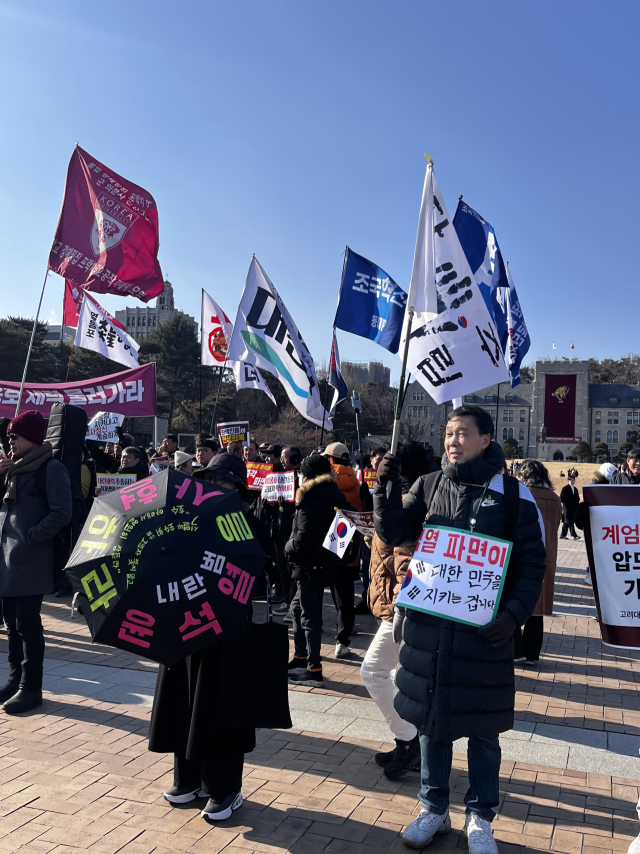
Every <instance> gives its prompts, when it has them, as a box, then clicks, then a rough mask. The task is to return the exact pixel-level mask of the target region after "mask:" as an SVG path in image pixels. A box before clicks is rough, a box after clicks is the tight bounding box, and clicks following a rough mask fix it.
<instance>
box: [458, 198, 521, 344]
mask: <svg viewBox="0 0 640 854" xmlns="http://www.w3.org/2000/svg"><path fill="white" fill-rule="evenodd" d="M453 227H454V228H455V230H456V234H457V235H458V240H459V241H460V245H461V246H462V249H463V251H464V254H465V255H466V256H467V261H468V262H469V266H470V267H471V272H472V273H473V275H474V278H475V280H476V282H477V284H478V287H479V288H480V292H481V293H482V296H483V297H484V301H485V303H486V305H487V308H488V309H489V311H490V312H491V315H492V317H493V319H494V321H495V324H496V330H497V332H498V336H499V338H500V345H501V347H502V352H503V353H505V354H506V351H507V345H508V338H509V328H508V323H507V306H506V302H505V293H506V292H505V291H504V290H502V289H503V288H508V287H509V284H508V282H507V269H506V267H505V264H504V261H503V260H502V254H501V252H500V247H499V246H498V240H497V238H496V233H495V230H494V228H493V226H492V225H490V223H488V222H487V221H486V219H483V218H482V217H481V216H480V214H479V213H477V212H476V211H474V209H473V208H470V207H469V205H467V204H465V202H463V201H460V202H459V203H458V209H457V210H456V215H455V216H454V218H453Z"/></svg>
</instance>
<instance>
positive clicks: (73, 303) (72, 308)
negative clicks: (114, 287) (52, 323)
mask: <svg viewBox="0 0 640 854" xmlns="http://www.w3.org/2000/svg"><path fill="white" fill-rule="evenodd" d="M85 294H86V295H87V298H88V299H90V300H91V302H92V303H93V304H94V305H97V306H98V308H99V309H100V311H101V312H102V313H103V314H104V315H105V316H106V317H108V318H109V320H110V321H111V323H112V324H113V325H114V326H117V327H118V329H122V330H123V332H126V331H127V330H126V329H125V328H124V326H123V325H122V324H121V323H120V321H119V320H116V319H115V317H113V315H111V314H109V312H108V311H107V309H106V308H103V307H102V306H101V305H99V304H98V302H97V300H95V299H94V298H93V297H92V296H91V294H87V291H86V289H85V288H79V287H76V285H74V284H72V283H71V282H70V281H69V279H67V280H66V281H65V283H64V304H63V314H62V322H63V324H64V325H65V326H73V328H74V329H77V328H78V318H79V317H80V309H81V308H82V298H83V297H84V295H85Z"/></svg>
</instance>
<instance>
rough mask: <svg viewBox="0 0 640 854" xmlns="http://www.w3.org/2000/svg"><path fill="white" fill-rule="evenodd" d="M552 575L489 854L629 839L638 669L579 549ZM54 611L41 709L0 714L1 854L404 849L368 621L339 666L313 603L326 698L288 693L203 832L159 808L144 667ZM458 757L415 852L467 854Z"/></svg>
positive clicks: (54, 606)
mask: <svg viewBox="0 0 640 854" xmlns="http://www.w3.org/2000/svg"><path fill="white" fill-rule="evenodd" d="M580 467H581V466H580V465H578V469H580ZM559 564H560V566H559V569H558V574H557V576H556V604H555V613H554V616H553V617H552V618H549V619H548V620H547V621H546V630H547V634H546V635H545V646H544V650H543V659H542V663H541V665H540V667H539V668H535V669H532V668H518V669H517V671H516V673H517V687H518V694H517V712H516V719H517V720H516V725H515V728H514V730H513V731H511V732H510V733H506V734H505V736H504V738H502V739H501V741H502V749H503V763H502V769H501V791H502V795H501V804H500V808H499V814H498V817H497V819H496V821H495V823H494V830H495V834H496V837H497V839H498V844H499V848H500V851H501V852H503V854H506V852H543V851H544V852H565V854H574V852H575V854H607V852H611V851H620V852H625V851H626V850H627V847H628V845H629V842H630V840H631V839H632V838H633V837H634V836H635V835H636V833H637V832H638V819H637V817H636V812H635V804H636V802H637V800H638V786H639V785H640V758H639V757H638V748H639V747H640V702H639V698H638V691H637V682H638V681H639V679H640V655H639V654H638V653H637V652H629V651H626V650H616V649H612V648H608V647H605V646H603V644H602V643H601V641H600V634H599V630H598V625H597V623H596V622H595V620H594V619H593V614H594V608H593V599H592V596H591V589H590V587H589V586H588V585H587V584H586V583H585V580H584V567H585V566H586V561H585V557H584V549H583V543H582V541H579V542H575V543H574V542H567V544H566V545H563V547H562V549H561V551H560V552H559ZM67 602H68V600H66V601H63V602H61V601H60V600H54V599H49V600H48V601H47V602H46V604H45V606H44V612H45V615H46V616H45V623H46V635H47V663H46V676H45V690H46V693H45V702H44V705H43V706H42V707H41V708H40V709H38V710H36V711H34V712H32V713H30V714H28V715H25V716H21V717H9V716H7V715H4V714H1V713H0V854H2V852H12V851H21V852H39V854H49V852H55V854H80V852H103V854H116V852H121V854H152V852H154V854H169V852H191V853H192V854H218V852H221V851H224V852H225V854H250V852H252V851H255V852H261V854H262V852H264V854H283V853H284V852H293V854H321V852H324V854H382V852H394V854H395V853H396V852H401V851H407V850H408V849H406V848H405V847H404V845H403V843H402V840H401V832H402V830H403V828H404V827H405V826H406V825H407V824H408V823H409V822H411V821H412V819H413V818H414V817H415V815H416V814H417V812H418V811H419V808H418V804H417V801H416V792H417V790H418V788H419V777H418V775H417V774H411V775H408V776H407V777H406V778H405V779H404V780H403V781H402V782H397V783H392V782H390V781H388V780H386V778H385V777H384V776H383V775H382V773H381V769H380V768H379V767H378V766H377V765H376V764H375V762H374V761H373V755H374V753H375V752H376V751H377V750H380V749H390V745H389V744H388V741H389V739H390V737H391V736H390V733H389V731H388V729H387V725H386V723H385V722H384V720H383V719H382V718H381V716H380V714H379V713H378V710H377V708H376V707H375V705H374V704H373V703H372V702H371V700H369V699H367V694H366V691H365V690H364V688H363V686H362V684H361V682H360V677H359V664H360V661H361V659H362V656H363V653H364V651H365V650H366V647H367V646H368V644H369V642H370V639H371V636H372V632H373V631H375V622H374V621H373V619H372V618H371V617H362V618H359V619H358V628H359V632H358V634H356V635H355V636H354V639H353V653H354V655H353V658H352V659H350V660H347V661H336V660H335V659H334V658H332V655H331V654H332V652H333V644H332V640H333V634H332V627H333V625H334V624H335V614H334V612H333V609H332V606H331V605H330V604H327V609H326V612H327V613H326V617H327V618H326V621H325V637H324V640H325V641H326V643H325V645H324V647H323V652H324V654H325V665H324V666H325V678H326V680H327V681H326V686H325V688H324V689H323V690H312V691H304V690H302V689H295V690H292V691H291V692H290V698H291V708H292V717H293V720H294V726H295V729H293V730H288V731H268V730H262V731H260V732H259V733H258V741H259V745H258V748H257V749H256V750H255V751H254V752H253V753H252V754H250V755H248V756H247V763H246V768H245V773H246V776H245V779H244V784H243V793H244V796H245V798H246V801H245V804H244V806H243V807H242V808H241V809H240V810H238V811H237V812H236V813H234V816H233V818H232V819H231V820H229V821H227V822H224V823H222V824H221V825H220V826H219V827H212V826H210V825H208V824H206V823H205V821H204V820H203V819H202V818H201V817H200V815H199V810H198V805H199V804H200V802H196V805H195V806H194V805H193V804H187V805H186V806H183V807H178V808H174V807H171V806H169V804H168V803H167V802H166V801H165V800H164V799H163V798H162V792H163V791H165V789H166V788H168V787H169V786H170V785H171V782H172V762H171V757H168V756H163V755H158V754H153V753H149V752H148V751H147V743H146V734H147V727H148V721H149V714H150V703H151V697H152V694H153V684H154V679H155V665H153V664H152V663H150V662H147V661H145V660H144V659H137V658H135V657H134V656H132V655H129V654H127V653H121V652H119V651H117V650H112V649H108V648H106V647H101V646H92V645H91V643H90V639H89V636H88V632H87V629H86V626H85V625H84V621H83V620H82V619H81V618H78V617H77V616H76V618H75V619H74V620H70V619H69V607H68V604H67ZM0 638H1V636H0ZM0 645H2V646H3V647H4V648H6V643H5V642H4V640H0ZM5 673H6V668H3V673H2V674H0V676H4V675H5ZM463 750H464V745H463V743H462V742H460V743H457V744H456V753H455V755H454V771H453V774H452V781H451V783H452V821H453V831H452V832H451V833H450V834H447V835H445V836H440V837H437V838H436V840H434V842H433V844H432V845H431V846H430V847H429V852H437V851H443V850H445V849H447V850H448V849H452V848H460V849H462V850H466V844H465V842H464V840H463V838H462V836H461V834H460V830H461V828H462V826H463V823H464V807H463V805H462V799H463V797H464V792H465V790H466V786H467V777H466V758H465V756H464V753H463Z"/></svg>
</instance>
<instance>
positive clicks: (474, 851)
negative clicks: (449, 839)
mask: <svg viewBox="0 0 640 854" xmlns="http://www.w3.org/2000/svg"><path fill="white" fill-rule="evenodd" d="M464 835H465V836H466V837H467V840H468V842H469V852H470V854H498V846H497V845H496V841H495V839H494V838H493V831H492V830H491V822H490V821H485V820H484V819H483V818H480V816H479V815H476V814H475V813H471V815H468V816H467V817H466V819H465V822H464Z"/></svg>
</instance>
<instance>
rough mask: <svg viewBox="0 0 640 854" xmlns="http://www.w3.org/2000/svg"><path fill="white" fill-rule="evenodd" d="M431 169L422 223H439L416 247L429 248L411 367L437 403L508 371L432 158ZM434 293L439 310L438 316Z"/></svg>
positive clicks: (414, 292)
mask: <svg viewBox="0 0 640 854" xmlns="http://www.w3.org/2000/svg"><path fill="white" fill-rule="evenodd" d="M428 170H431V180H430V182H429V187H430V188H431V189H429V188H427V189H428V197H427V204H428V207H429V208H430V209H427V210H425V211H424V215H423V211H422V210H421V215H420V220H419V226H418V228H419V232H420V229H427V228H430V226H428V224H429V223H430V222H433V228H432V230H431V231H430V233H429V232H426V233H425V234H424V235H420V233H419V234H418V240H417V241H416V251H417V252H418V251H420V252H423V251H424V253H425V257H424V258H422V259H420V262H419V264H418V267H419V269H420V270H424V271H425V272H424V275H423V274H422V273H421V274H420V276H418V278H417V285H416V287H414V283H413V280H412V286H411V289H410V291H409V299H408V305H409V308H410V309H411V308H414V309H415V308H416V305H419V306H421V307H424V310H423V311H418V310H416V311H415V314H414V317H413V321H412V326H411V335H410V341H409V351H408V358H407V370H409V371H410V372H411V374H412V375H413V376H414V377H415V379H417V380H418V382H419V383H420V385H422V386H423V388H425V389H426V390H427V391H428V392H429V394H430V395H431V397H432V398H433V399H434V400H435V401H436V403H444V402H445V401H447V400H451V399H452V398H455V397H461V396H462V395H464V394H468V393H469V392H472V391H476V390H477V389H479V388H485V387H486V386H489V385H493V384H494V383H499V382H503V381H504V380H506V379H507V377H508V374H507V370H506V367H505V364H504V358H503V353H502V349H501V346H500V338H499V336H498V332H497V330H496V327H495V324H494V322H493V318H492V317H491V314H490V312H489V309H488V308H487V306H486V304H485V302H484V300H483V299H482V295H481V294H480V290H479V289H478V286H477V284H476V282H475V279H474V277H473V273H472V272H471V268H470V267H469V263H468V261H467V259H466V257H465V254H464V252H463V251H462V247H461V246H460V241H459V239H458V236H457V234H456V230H455V228H454V227H453V225H452V224H451V219H450V218H449V213H448V211H447V208H446V205H445V203H444V198H443V196H442V194H441V192H440V188H439V187H438V183H437V181H436V177H435V174H433V168H432V166H431V164H429V166H428ZM425 184H426V182H425ZM423 196H424V194H423ZM423 207H424V198H423ZM422 247H425V248H424V250H423V248H422ZM415 267H416V264H415V263H414V269H415ZM432 276H433V277H434V278H431V277H432ZM418 285H419V287H418ZM434 295H435V305H436V308H437V314H436V315H435V316H433V317H432V312H431V308H432V307H433V305H434ZM414 302H415V304H414ZM406 328H407V323H405V327H404V329H405V330H406ZM405 334H406V332H403V337H404V335H405Z"/></svg>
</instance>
